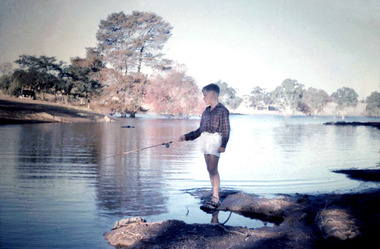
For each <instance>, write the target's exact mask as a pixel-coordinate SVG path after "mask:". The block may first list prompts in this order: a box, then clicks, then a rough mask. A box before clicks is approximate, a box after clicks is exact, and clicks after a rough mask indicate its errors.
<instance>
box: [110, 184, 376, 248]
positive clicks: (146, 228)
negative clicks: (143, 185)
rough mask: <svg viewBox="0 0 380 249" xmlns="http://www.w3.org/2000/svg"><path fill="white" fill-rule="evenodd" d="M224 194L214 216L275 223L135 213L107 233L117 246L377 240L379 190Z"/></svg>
mask: <svg viewBox="0 0 380 249" xmlns="http://www.w3.org/2000/svg"><path fill="white" fill-rule="evenodd" d="M189 194H191V195H193V196H194V197H195V198H199V199H200V202H201V203H203V202H205V200H206V199H207V198H208V197H209V196H210V194H211V193H210V192H209V191H205V190H199V189H198V190H197V189H196V190H191V191H189ZM221 196H222V201H223V203H222V205H221V206H220V207H219V208H218V210H217V211H215V213H213V214H212V215H213V218H214V216H215V215H216V216H217V212H219V211H220V212H221V211H229V212H234V213H238V214H241V215H245V216H249V217H254V218H257V219H261V220H263V221H270V222H274V224H275V225H274V226H273V227H269V226H264V227H259V228H256V229H249V228H246V227H237V226H228V225H226V224H225V223H220V222H215V224H186V223H185V222H183V221H179V220H167V221H162V222H152V223H147V222H146V221H145V220H144V219H143V218H132V219H124V220H121V221H118V222H117V223H116V224H115V226H114V228H113V229H112V230H111V231H109V232H106V233H105V234H104V237H105V238H106V239H107V240H108V242H109V243H110V244H111V245H113V246H115V247H116V248H361V247H364V248H372V247H375V246H374V245H376V242H377V236H378V235H377V231H378V226H379V225H380V212H379V211H378V210H380V202H379V201H378V200H380V190H379V189H373V190H369V191H366V192H365V193H350V194H321V195H299V194H294V195H277V196H275V197H273V198H264V197H261V196H257V195H253V194H247V193H243V192H234V191H222V195H221ZM214 221H217V219H215V220H214Z"/></svg>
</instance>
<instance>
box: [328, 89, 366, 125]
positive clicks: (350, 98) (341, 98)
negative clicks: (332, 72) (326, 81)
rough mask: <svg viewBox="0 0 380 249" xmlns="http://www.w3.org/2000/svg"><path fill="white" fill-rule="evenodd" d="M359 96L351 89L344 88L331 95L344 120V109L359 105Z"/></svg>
mask: <svg viewBox="0 0 380 249" xmlns="http://www.w3.org/2000/svg"><path fill="white" fill-rule="evenodd" d="M358 96H359V95H358V94H357V93H356V92H355V90H354V89H352V88H349V87H342V88H340V89H338V90H337V91H336V92H334V93H333V94H331V99H332V100H333V101H334V102H335V103H337V104H338V106H337V111H339V113H340V115H341V116H342V118H344V112H343V110H344V109H346V108H348V107H356V106H357V105H358Z"/></svg>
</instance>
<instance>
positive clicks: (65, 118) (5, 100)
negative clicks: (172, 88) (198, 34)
mask: <svg viewBox="0 0 380 249" xmlns="http://www.w3.org/2000/svg"><path fill="white" fill-rule="evenodd" d="M146 114H151V115H159V114H157V113H154V112H151V111H148V112H147V113H146ZM230 114H231V115H275V116H283V115H284V114H283V113H281V112H280V111H269V110H254V109H253V108H248V107H244V105H242V106H241V107H239V108H237V109H235V110H230ZM344 114H345V116H365V104H364V103H359V104H358V106H357V107H356V108H350V109H348V110H346V111H345V113H344ZM292 116H307V115H306V114H305V113H302V112H295V113H294V114H293V115H292ZM318 116H330V117H331V116H332V117H337V119H341V118H342V117H341V114H338V113H337V112H336V104H335V103H329V104H328V105H327V106H326V107H325V109H324V110H323V111H322V112H321V113H319V114H318V115H317V117H318ZM112 120H117V118H113V117H111V116H110V115H107V114H104V113H100V112H97V111H96V110H91V109H89V108H87V107H78V106H73V105H69V104H61V103H52V102H47V101H41V100H32V99H29V98H16V97H10V96H7V95H3V94H0V124H1V125H4V124H25V123H76V122H104V121H112Z"/></svg>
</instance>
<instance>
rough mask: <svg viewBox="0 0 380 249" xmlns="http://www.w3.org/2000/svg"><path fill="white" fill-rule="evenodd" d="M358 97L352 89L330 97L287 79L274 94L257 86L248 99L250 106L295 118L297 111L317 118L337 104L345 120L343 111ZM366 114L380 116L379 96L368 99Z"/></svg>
mask: <svg viewBox="0 0 380 249" xmlns="http://www.w3.org/2000/svg"><path fill="white" fill-rule="evenodd" d="M358 97H359V96H358V94H357V93H356V91H355V90H354V89H352V88H349V87H342V88H340V89H338V90H337V91H336V92H334V93H332V94H331V95H330V96H329V95H328V94H327V93H326V92H325V91H324V90H321V89H315V88H311V87H310V88H308V89H306V88H305V86H304V85H303V84H300V83H298V82H297V81H296V80H292V79H286V80H284V81H283V82H282V84H281V85H280V86H278V87H276V88H275V89H274V90H273V91H272V92H267V91H266V90H265V89H263V88H261V87H258V86H257V87H255V88H254V89H253V90H252V92H251V94H250V95H249V96H248V98H249V105H250V107H252V108H255V109H258V110H259V109H264V108H268V109H272V110H273V109H275V110H279V111H281V112H282V113H283V114H284V115H293V114H294V113H295V112H296V111H300V112H303V113H305V114H308V115H312V116H316V115H318V114H319V113H320V112H321V111H322V110H323V108H324V107H325V106H326V105H327V104H328V103H329V102H334V103H336V104H337V106H336V112H337V113H339V114H340V115H341V116H342V117H343V116H344V110H346V109H347V108H350V107H356V106H357V105H358V103H359V100H358ZM366 103H367V107H366V111H367V114H368V115H370V116H380V93H379V92H377V91H375V92H373V93H372V94H371V95H370V96H369V97H367V99H366Z"/></svg>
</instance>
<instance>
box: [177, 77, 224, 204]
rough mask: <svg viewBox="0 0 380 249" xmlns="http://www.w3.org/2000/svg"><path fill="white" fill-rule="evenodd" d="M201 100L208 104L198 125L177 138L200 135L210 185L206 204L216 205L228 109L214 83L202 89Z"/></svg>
mask: <svg viewBox="0 0 380 249" xmlns="http://www.w3.org/2000/svg"><path fill="white" fill-rule="evenodd" d="M202 93H203V96H204V97H203V100H204V101H205V103H206V104H207V105H208V107H207V108H206V110H205V111H204V112H203V113H202V118H201V124H200V127H199V128H198V129H197V130H195V131H192V132H190V133H188V134H185V135H183V136H181V137H180V138H179V141H181V142H182V141H188V140H194V139H196V138H198V137H200V140H201V148H202V152H203V153H204V156H205V161H206V165H207V170H208V172H209V176H210V182H211V186H212V193H213V195H212V197H211V199H210V200H209V201H208V202H207V203H208V204H210V205H212V206H214V207H218V206H219V205H220V201H219V185H220V178H219V172H218V162H219V157H220V153H222V152H224V151H225V149H226V146H227V143H228V139H229V137H230V120H229V111H228V110H227V108H226V107H225V106H224V105H222V104H221V103H219V101H218V97H219V93H220V89H219V87H218V85H216V84H209V85H207V86H205V87H203V89H202Z"/></svg>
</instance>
